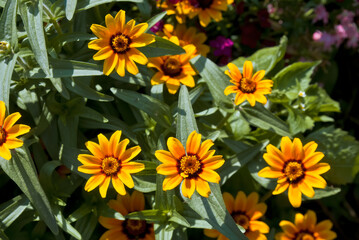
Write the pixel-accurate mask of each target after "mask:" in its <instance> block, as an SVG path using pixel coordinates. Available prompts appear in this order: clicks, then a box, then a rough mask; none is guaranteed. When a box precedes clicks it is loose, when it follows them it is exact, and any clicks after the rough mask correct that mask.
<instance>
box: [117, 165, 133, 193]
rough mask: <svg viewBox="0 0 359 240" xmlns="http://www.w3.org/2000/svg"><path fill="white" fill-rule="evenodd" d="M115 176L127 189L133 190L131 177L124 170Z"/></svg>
mask: <svg viewBox="0 0 359 240" xmlns="http://www.w3.org/2000/svg"><path fill="white" fill-rule="evenodd" d="M117 176H118V178H119V179H120V180H121V181H122V182H123V183H124V184H125V185H126V186H127V187H129V188H133V187H134V186H135V183H134V182H133V179H132V177H131V175H130V174H129V173H128V172H127V171H126V170H124V169H120V171H119V172H118V173H117Z"/></svg>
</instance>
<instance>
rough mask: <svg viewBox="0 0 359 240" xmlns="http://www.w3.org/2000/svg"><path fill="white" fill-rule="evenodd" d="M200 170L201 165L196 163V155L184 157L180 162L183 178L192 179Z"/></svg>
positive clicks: (198, 162)
mask: <svg viewBox="0 0 359 240" xmlns="http://www.w3.org/2000/svg"><path fill="white" fill-rule="evenodd" d="M200 170H201V163H200V161H198V159H197V156H196V155H191V156H184V157H182V158H181V161H180V171H181V173H180V174H181V176H182V177H184V178H187V177H189V178H193V177H196V175H197V174H198V173H199V171H200Z"/></svg>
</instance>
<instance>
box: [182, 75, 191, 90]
mask: <svg viewBox="0 0 359 240" xmlns="http://www.w3.org/2000/svg"><path fill="white" fill-rule="evenodd" d="M180 82H181V83H182V84H183V85H186V86H188V87H194V86H195V83H194V78H193V77H192V76H191V75H186V76H185V77H183V78H181V79H180Z"/></svg>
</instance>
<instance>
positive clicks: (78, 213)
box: [67, 203, 92, 223]
mask: <svg viewBox="0 0 359 240" xmlns="http://www.w3.org/2000/svg"><path fill="white" fill-rule="evenodd" d="M91 212H92V206H91V205H89V204H87V203H84V204H82V205H81V206H80V207H79V208H77V209H76V210H75V211H74V212H73V213H71V214H70V215H69V217H68V218H67V221H68V222H69V223H73V222H76V221H78V220H79V219H81V218H83V217H85V216H86V215H87V214H89V213H91Z"/></svg>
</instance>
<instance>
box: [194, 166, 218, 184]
mask: <svg viewBox="0 0 359 240" xmlns="http://www.w3.org/2000/svg"><path fill="white" fill-rule="evenodd" d="M198 176H199V177H200V178H202V179H203V180H205V181H207V182H214V183H219V181H220V180H221V177H220V176H219V175H218V173H216V172H215V171H213V170H211V169H207V168H203V169H202V172H201V173H200V174H198Z"/></svg>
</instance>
